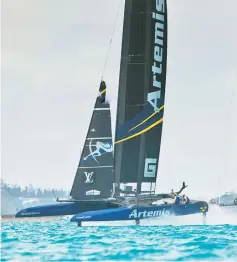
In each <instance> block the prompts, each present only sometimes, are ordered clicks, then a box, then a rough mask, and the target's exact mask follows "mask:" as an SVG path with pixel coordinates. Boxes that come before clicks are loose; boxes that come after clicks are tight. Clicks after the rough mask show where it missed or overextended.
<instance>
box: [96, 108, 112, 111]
mask: <svg viewBox="0 0 237 262" xmlns="http://www.w3.org/2000/svg"><path fill="white" fill-rule="evenodd" d="M100 110H110V108H94V111H100Z"/></svg>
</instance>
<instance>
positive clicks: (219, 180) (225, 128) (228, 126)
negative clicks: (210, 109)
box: [217, 74, 237, 190]
mask: <svg viewBox="0 0 237 262" xmlns="http://www.w3.org/2000/svg"><path fill="white" fill-rule="evenodd" d="M236 79H237V74H236V75H235V76H234V81H233V82H234V83H236ZM231 86H232V85H231ZM235 91H236V89H235V85H234V84H233V86H232V88H231V91H230V92H231V94H230V102H229V105H228V109H227V112H228V115H227V117H226V121H225V122H226V124H225V125H224V130H223V131H222V132H223V139H224V140H226V136H227V137H229V136H230V133H229V132H228V128H230V126H231V109H232V106H233V100H234V96H235ZM226 133H227V135H226ZM228 144H229V143H228V142H227V143H223V144H222V147H221V150H220V153H221V155H222V154H225V150H227V151H228V149H227V148H226V146H228ZM223 164H225V165H224V172H225V171H226V167H227V163H225V162H224V161H223ZM227 172H228V170H227ZM221 181H222V179H221V178H220V174H219V176H218V179H217V188H218V190H220V186H221Z"/></svg>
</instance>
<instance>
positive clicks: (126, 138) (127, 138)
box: [114, 118, 163, 144]
mask: <svg viewBox="0 0 237 262" xmlns="http://www.w3.org/2000/svg"><path fill="white" fill-rule="evenodd" d="M162 122H163V118H161V119H159V120H158V121H156V122H155V123H153V124H152V125H150V126H148V127H147V128H145V129H143V130H142V131H140V132H138V133H136V134H134V135H131V136H128V137H125V138H123V139H121V140H119V141H116V142H115V143H114V144H119V143H121V142H124V141H126V140H129V139H131V138H133V137H136V136H139V135H141V134H143V133H145V132H147V131H148V130H150V129H152V128H153V127H155V126H157V125H159V124H160V123H162Z"/></svg>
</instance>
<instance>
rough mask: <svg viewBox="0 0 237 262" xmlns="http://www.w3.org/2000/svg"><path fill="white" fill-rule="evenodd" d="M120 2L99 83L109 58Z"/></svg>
mask: <svg viewBox="0 0 237 262" xmlns="http://www.w3.org/2000/svg"><path fill="white" fill-rule="evenodd" d="M122 2H123V1H121V0H119V4H118V7H117V14H116V17H115V20H114V26H113V31H112V35H111V39H110V42H109V47H108V50H107V53H106V59H105V63H104V67H103V71H102V76H101V81H102V80H103V77H104V72H105V68H106V65H107V61H108V58H109V51H110V48H111V45H112V41H113V36H114V32H115V28H116V24H117V20H118V15H119V9H120V6H121V3H122Z"/></svg>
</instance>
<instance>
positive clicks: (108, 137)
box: [86, 136, 112, 140]
mask: <svg viewBox="0 0 237 262" xmlns="http://www.w3.org/2000/svg"><path fill="white" fill-rule="evenodd" d="M94 139H96V140H102V139H105V140H106V139H112V136H107V137H87V138H86V140H94Z"/></svg>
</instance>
